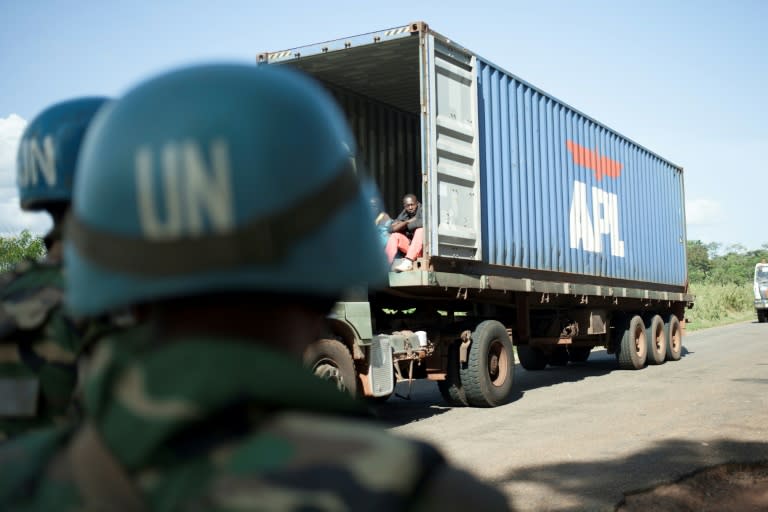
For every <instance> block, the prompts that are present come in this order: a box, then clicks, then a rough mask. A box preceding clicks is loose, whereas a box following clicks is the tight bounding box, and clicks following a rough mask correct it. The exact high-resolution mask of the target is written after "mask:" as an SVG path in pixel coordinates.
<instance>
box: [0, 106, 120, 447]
mask: <svg viewBox="0 0 768 512" xmlns="http://www.w3.org/2000/svg"><path fill="white" fill-rule="evenodd" d="M106 101H107V100H106V98H101V97H87V98H77V99H72V100H69V101H65V102H61V103H57V104H55V105H52V106H50V107H48V108H47V109H45V110H44V111H43V112H41V113H40V114H38V115H37V116H36V117H35V118H34V119H33V120H32V121H31V122H30V123H29V125H27V127H26V129H25V130H24V133H23V135H22V137H21V141H20V143H19V150H18V154H17V166H16V167H17V169H16V171H17V174H16V178H17V180H16V181H17V184H18V191H19V202H20V206H21V208H22V210H25V211H47V212H48V213H49V214H51V216H52V217H53V220H54V227H53V229H52V230H51V232H50V233H49V234H48V235H47V236H46V239H45V244H46V247H47V248H48V251H49V252H48V258H47V260H46V261H44V262H32V261H27V262H24V263H21V264H20V265H18V266H17V267H16V268H15V269H14V270H13V271H11V272H8V273H5V274H3V275H0V439H7V438H9V437H14V436H17V435H19V434H21V433H24V432H26V431H27V430H30V429H34V428H38V427H42V426H50V425H52V424H54V423H59V422H61V421H63V420H64V419H66V417H67V416H68V415H70V414H72V413H73V412H74V411H73V407H72V406H71V403H72V398H73V394H74V392H75V389H76V384H77V373H78V371H77V358H78V355H79V354H80V353H81V352H82V350H83V348H84V347H85V345H86V344H87V343H88V339H87V337H86V336H84V330H83V329H78V327H77V326H76V325H74V323H73V322H72V321H71V320H70V319H69V318H68V317H67V316H66V315H65V314H64V308H63V305H62V301H63V298H64V278H63V275H62V267H61V256H60V254H61V249H62V244H61V230H62V221H63V217H64V215H65V212H66V211H67V209H68V207H69V203H70V199H71V196H72V183H73V178H74V173H75V163H76V160H77V155H78V152H79V149H80V144H81V141H82V139H83V135H84V133H85V131H86V129H87V127H88V125H89V124H90V122H91V120H92V119H93V118H94V116H95V114H96V113H97V112H98V111H99V109H100V108H101V107H102V106H103V105H104V104H105V103H106ZM93 325H96V324H95V323H94V324H93Z"/></svg>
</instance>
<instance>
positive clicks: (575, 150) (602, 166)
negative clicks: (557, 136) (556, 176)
mask: <svg viewBox="0 0 768 512" xmlns="http://www.w3.org/2000/svg"><path fill="white" fill-rule="evenodd" d="M565 146H566V147H567V148H568V151H570V152H571V155H572V156H573V163H575V164H576V165H581V166H582V167H586V168H587V169H592V170H593V171H595V179H596V180H597V181H600V180H601V179H603V176H608V177H609V178H618V177H619V176H620V175H621V168H622V167H624V165H623V164H621V163H620V162H617V161H616V160H612V159H610V158H608V157H607V156H600V154H599V153H598V152H597V148H595V150H594V151H592V150H591V149H589V148H585V147H584V146H581V145H579V144H576V143H575V142H573V141H570V140H566V141H565Z"/></svg>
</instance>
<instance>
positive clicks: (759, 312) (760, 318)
mask: <svg viewBox="0 0 768 512" xmlns="http://www.w3.org/2000/svg"><path fill="white" fill-rule="evenodd" d="M765 313H766V312H765V310H763V309H758V310H757V321H758V322H760V323H761V324H762V323H765V321H766V320H768V316H766V314H765Z"/></svg>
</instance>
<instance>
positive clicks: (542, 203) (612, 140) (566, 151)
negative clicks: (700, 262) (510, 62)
mask: <svg viewBox="0 0 768 512" xmlns="http://www.w3.org/2000/svg"><path fill="white" fill-rule="evenodd" d="M478 109H479V112H478V113H479V130H480V155H479V156H480V174H481V193H482V196H483V201H482V212H481V215H482V225H483V259H484V262H485V263H489V264H492V265H503V266H507V267H519V268H525V269H534V270H542V271H554V272H562V273H569V274H580V275H589V276H599V277H604V278H611V279H620V280H630V281H640V282H649V283H659V284H665V285H672V286H683V285H684V284H685V280H686V253H685V210H684V191H683V173H682V169H680V168H679V167H677V166H675V165H673V164H671V163H670V162H667V161H666V160H664V159H662V158H660V157H658V156H657V155H655V154H653V153H651V152H650V151H648V150H646V149H645V148H643V147H641V146H638V145H637V144H635V143H633V142H632V141H630V140H629V139H627V138H625V137H623V136H621V135H619V134H617V133H616V132H614V131H612V130H610V129H608V128H606V127H604V126H603V125H601V124H599V123H597V122H595V121H594V120H592V119H590V118H588V117H586V116H584V115H583V114H581V113H580V112H577V111H575V110H573V109H572V108H570V107H569V106H567V105H565V104H563V103H562V102H560V101H558V100H556V99H554V98H552V97H550V96H548V95H546V94H545V93H543V92H541V91H539V90H537V89H535V88H534V87H532V86H530V85H529V84H527V83H525V82H523V81H521V80H519V79H517V78H516V77H514V76H512V75H510V74H508V73H507V72H505V71H503V70H501V69H499V68H497V67H496V66H494V65H492V64H489V63H487V62H484V61H482V60H481V59H478Z"/></svg>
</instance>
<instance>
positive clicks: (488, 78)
mask: <svg viewBox="0 0 768 512" xmlns="http://www.w3.org/2000/svg"><path fill="white" fill-rule="evenodd" d="M259 60H260V61H261V62H264V63H272V64H287V65H292V66H295V67H297V68H299V69H302V70H304V71H305V72H307V73H309V74H311V75H313V76H314V77H316V78H317V79H318V80H320V81H321V82H323V83H324V84H326V85H327V86H328V88H329V89H330V90H331V91H332V92H333V94H334V95H335V97H336V98H337V99H338V101H339V104H340V105H341V106H342V108H344V109H345V111H346V112H347V115H348V117H349V119H350V124H351V125H352V127H353V129H354V131H355V133H356V135H357V137H358V142H359V144H360V146H361V148H360V149H361V155H362V156H363V158H364V160H365V163H366V164H367V166H368V168H369V169H371V172H372V174H373V175H374V176H375V178H376V180H377V182H378V183H379V185H380V187H381V188H382V194H383V196H384V198H385V202H386V204H387V206H388V208H389V209H390V211H392V212H393V213H396V212H397V211H398V210H399V199H400V197H401V196H402V195H403V194H404V193H406V192H417V193H419V192H420V194H421V198H422V201H423V203H424V208H425V227H426V247H425V257H426V258H427V259H429V260H430V261H434V262H437V263H438V264H439V262H446V261H448V262H451V261H453V262H458V263H461V262H470V263H472V264H473V265H474V266H473V267H472V268H473V269H475V270H477V269H479V270H477V271H479V272H482V273H483V274H486V275H493V274H494V273H497V274H500V275H501V274H504V273H505V272H510V271H516V272H517V274H516V275H524V274H525V272H526V271H530V272H535V273H536V278H537V279H547V280H554V281H566V282H573V281H575V280H580V281H581V282H591V283H594V284H608V285H612V284H615V285H619V286H636V287H638V288H649V287H651V288H653V286H649V285H659V286H656V288H659V289H671V290H677V291H681V290H682V289H683V288H684V287H685V284H686V253H685V211H684V189H683V171H682V169H681V168H680V167H678V166H676V165H674V164H672V163H670V162H669V161H667V160H665V159H663V158H661V157H660V156H658V155H656V154H654V153H652V152H651V151H649V150H647V149H645V148H644V147H642V146H640V145H638V144H636V143H634V142H633V141H631V140H630V139H628V138H627V137H624V136H622V135H621V134H619V133H617V132H615V131H614V130H611V129H610V128H608V127H606V126H604V125H603V124H601V123H599V122H597V121H596V120H594V119H592V118H590V117H588V116H587V115H585V114H583V113H581V112H579V111H578V110H575V109H574V108H572V107H570V106H568V105H567V104H565V103H563V102H561V101H559V100H558V99H556V98H554V97H552V96H551V95H548V94H546V93H545V92H543V91H541V90H539V89H537V88H535V87H534V86H532V85H530V84H528V83H526V82H525V81H523V80H521V79H519V78H517V77H516V76H514V75H512V74H511V73H509V72H507V71H505V70H503V69H502V68H500V67H498V66H496V65H494V64H492V63H490V62H488V61H487V60H485V59H483V58H482V57H480V56H478V55H476V54H474V53H473V52H471V51H469V50H467V49H466V48H463V47H462V46H459V45H458V44H456V43H455V42H453V41H452V40H450V39H448V38H446V37H444V36H442V35H440V34H438V33H436V32H434V31H432V30H431V29H429V28H428V27H427V26H426V25H425V24H423V23H414V24H410V25H406V26H403V27H398V28H395V29H390V30H385V31H380V32H374V33H370V34H362V35H358V36H354V37H349V38H343V39H339V40H335V41H329V42H326V43H321V44H317V45H312V46H306V47H301V48H296V49H293V50H287V51H281V52H274V53H265V54H261V55H260V56H259ZM461 268H465V269H466V268H469V267H466V266H464V267H461ZM633 283H634V284H633Z"/></svg>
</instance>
